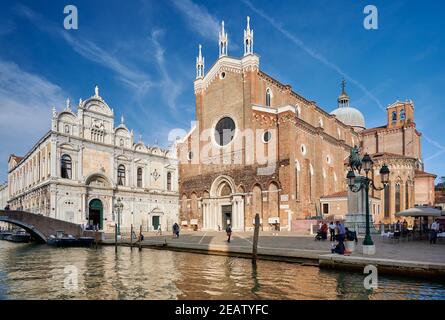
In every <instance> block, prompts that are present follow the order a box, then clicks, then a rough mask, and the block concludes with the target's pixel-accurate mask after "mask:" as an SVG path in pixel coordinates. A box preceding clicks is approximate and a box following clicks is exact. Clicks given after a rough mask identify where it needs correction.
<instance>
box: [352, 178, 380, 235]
mask: <svg viewBox="0 0 445 320" xmlns="http://www.w3.org/2000/svg"><path fill="white" fill-rule="evenodd" d="M362 179H363V177H362V176H356V178H355V181H356V184H357V185H359V184H360V182H361V180H362ZM369 205H370V207H371V204H369ZM369 225H370V230H371V234H378V231H377V229H375V227H374V223H373V221H372V214H371V212H370V213H369ZM345 226H346V227H347V228H348V229H350V230H354V231H356V232H357V235H359V234H360V235H364V234H365V233H366V195H365V189H362V190H360V191H359V192H352V191H351V190H349V189H348V213H347V214H346V216H345Z"/></svg>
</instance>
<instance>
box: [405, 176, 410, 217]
mask: <svg viewBox="0 0 445 320" xmlns="http://www.w3.org/2000/svg"><path fill="white" fill-rule="evenodd" d="M406 209H409V183H408V181H407V182H406V184H405V210H406Z"/></svg>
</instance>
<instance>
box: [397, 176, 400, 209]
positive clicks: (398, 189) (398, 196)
mask: <svg viewBox="0 0 445 320" xmlns="http://www.w3.org/2000/svg"><path fill="white" fill-rule="evenodd" d="M397 212H400V183H398V184H396V213H397Z"/></svg>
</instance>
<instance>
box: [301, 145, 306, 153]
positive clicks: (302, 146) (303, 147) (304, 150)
mask: <svg viewBox="0 0 445 320" xmlns="http://www.w3.org/2000/svg"><path fill="white" fill-rule="evenodd" d="M306 151H307V150H306V146H305V145H304V144H302V145H301V154H302V155H305V154H306Z"/></svg>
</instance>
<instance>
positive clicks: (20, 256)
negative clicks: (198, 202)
mask: <svg viewBox="0 0 445 320" xmlns="http://www.w3.org/2000/svg"><path fill="white" fill-rule="evenodd" d="M364 277H365V275H363V274H360V273H353V272H339V271H331V270H321V269H319V268H318V267H312V266H302V265H299V264H293V263H283V262H271V261H258V265H257V267H256V268H253V267H252V264H251V262H250V261H249V260H246V259H241V258H233V257H223V256H211V255H201V254H193V253H179V252H173V251H166V250H150V249H143V251H142V252H139V251H138V249H133V251H131V250H130V248H126V247H122V248H119V252H118V254H117V255H116V254H115V252H114V247H99V248H98V249H84V248H70V249H59V248H52V247H49V246H46V245H36V244H15V243H9V242H6V241H0V299H234V300H238V299H360V300H364V299H365V300H367V299H445V284H444V283H434V282H428V281H426V280H422V279H420V280H419V279H411V278H408V279H407V278H396V277H387V276H379V279H378V288H377V289H372V290H366V289H365V288H364V285H363V280H364Z"/></svg>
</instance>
